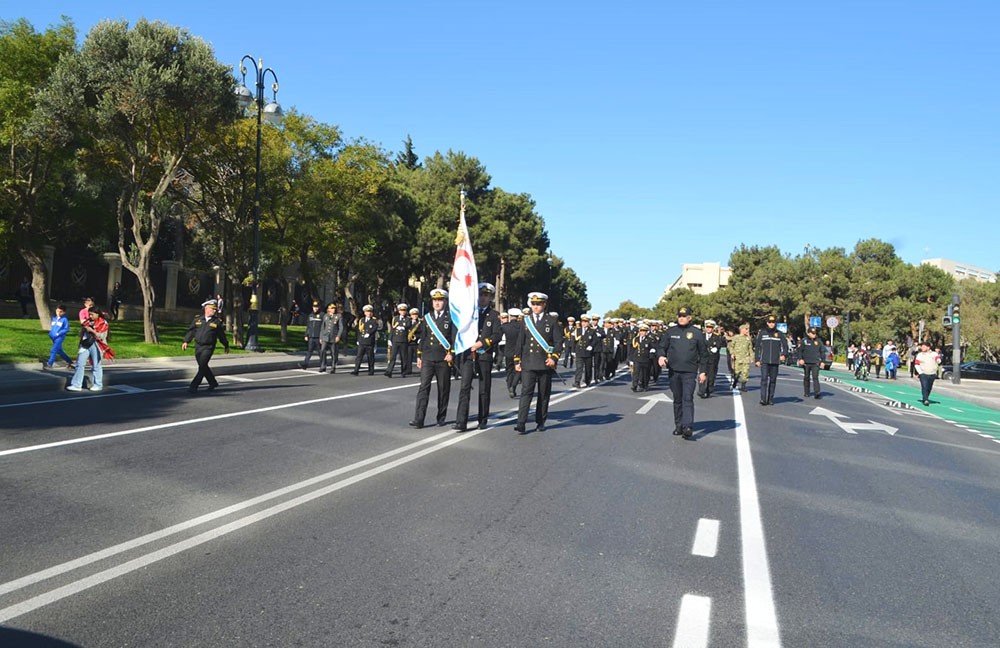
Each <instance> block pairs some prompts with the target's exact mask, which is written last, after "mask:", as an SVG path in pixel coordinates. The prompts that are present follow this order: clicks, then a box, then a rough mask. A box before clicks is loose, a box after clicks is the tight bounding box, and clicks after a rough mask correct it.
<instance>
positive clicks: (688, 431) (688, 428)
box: [681, 425, 694, 439]
mask: <svg viewBox="0 0 1000 648" xmlns="http://www.w3.org/2000/svg"><path fill="white" fill-rule="evenodd" d="M681 434H683V435H684V438H685V439H690V438H691V435H693V434H694V430H693V429H692V428H691V426H690V425H685V426H684V427H683V428H681Z"/></svg>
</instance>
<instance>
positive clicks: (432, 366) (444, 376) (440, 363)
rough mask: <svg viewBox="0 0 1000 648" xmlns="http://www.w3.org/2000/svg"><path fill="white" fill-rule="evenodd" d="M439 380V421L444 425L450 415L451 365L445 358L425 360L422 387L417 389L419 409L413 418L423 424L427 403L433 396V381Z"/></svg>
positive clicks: (421, 377) (421, 373) (421, 367)
mask: <svg viewBox="0 0 1000 648" xmlns="http://www.w3.org/2000/svg"><path fill="white" fill-rule="evenodd" d="M435 379H436V380H437V390H438V400H437V417H436V418H437V423H438V425H443V424H444V422H445V419H446V418H447V416H448V399H449V397H450V396H451V367H449V366H448V363H447V362H445V361H444V360H424V361H422V362H421V364H420V387H419V389H417V409H416V412H415V413H414V414H413V420H415V421H417V422H418V423H421V424H423V422H424V417H425V416H426V415H427V403H428V402H429V401H430V398H431V381H432V380H435Z"/></svg>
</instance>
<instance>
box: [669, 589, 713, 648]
mask: <svg viewBox="0 0 1000 648" xmlns="http://www.w3.org/2000/svg"><path fill="white" fill-rule="evenodd" d="M711 614H712V599H710V598H708V597H707V596H697V595H696V594H685V595H684V598H682V599H681V611H680V613H679V614H678V615H677V632H676V633H675V634H674V643H673V646H674V648H705V647H706V646H708V624H709V617H710V616H711Z"/></svg>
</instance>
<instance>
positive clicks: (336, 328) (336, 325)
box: [319, 313, 344, 344]
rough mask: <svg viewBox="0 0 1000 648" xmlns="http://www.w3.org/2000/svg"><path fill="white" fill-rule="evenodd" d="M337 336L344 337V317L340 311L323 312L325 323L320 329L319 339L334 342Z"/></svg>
mask: <svg viewBox="0 0 1000 648" xmlns="http://www.w3.org/2000/svg"><path fill="white" fill-rule="evenodd" d="M337 338H340V339H341V340H343V339H344V318H342V317H341V316H340V314H339V313H334V314H333V315H331V314H330V313H323V324H322V326H321V327H320V329H319V339H320V340H322V341H323V342H326V343H328V344H329V343H332V342H334V341H335V340H336V339H337Z"/></svg>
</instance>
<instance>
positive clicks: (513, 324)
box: [503, 308, 524, 398]
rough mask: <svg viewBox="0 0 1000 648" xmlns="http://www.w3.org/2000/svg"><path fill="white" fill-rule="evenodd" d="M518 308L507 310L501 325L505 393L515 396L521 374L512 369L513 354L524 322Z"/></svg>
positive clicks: (517, 345) (519, 341) (519, 340)
mask: <svg viewBox="0 0 1000 648" xmlns="http://www.w3.org/2000/svg"><path fill="white" fill-rule="evenodd" d="M521 317H522V313H521V311H520V309H517V308H511V309H509V310H508V311H507V318H508V320H507V323H506V324H504V325H503V336H504V339H505V340H506V342H505V343H504V346H503V354H504V371H506V372H507V373H506V378H507V395H508V396H510V397H511V398H517V386H518V385H520V384H521V374H519V373H517V372H516V371H514V354H516V353H517V352H518V350H519V349H520V348H521V347H520V346H519V345H520V344H521V332H522V331H523V330H524V322H523V321H521V319H520V318H521Z"/></svg>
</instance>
